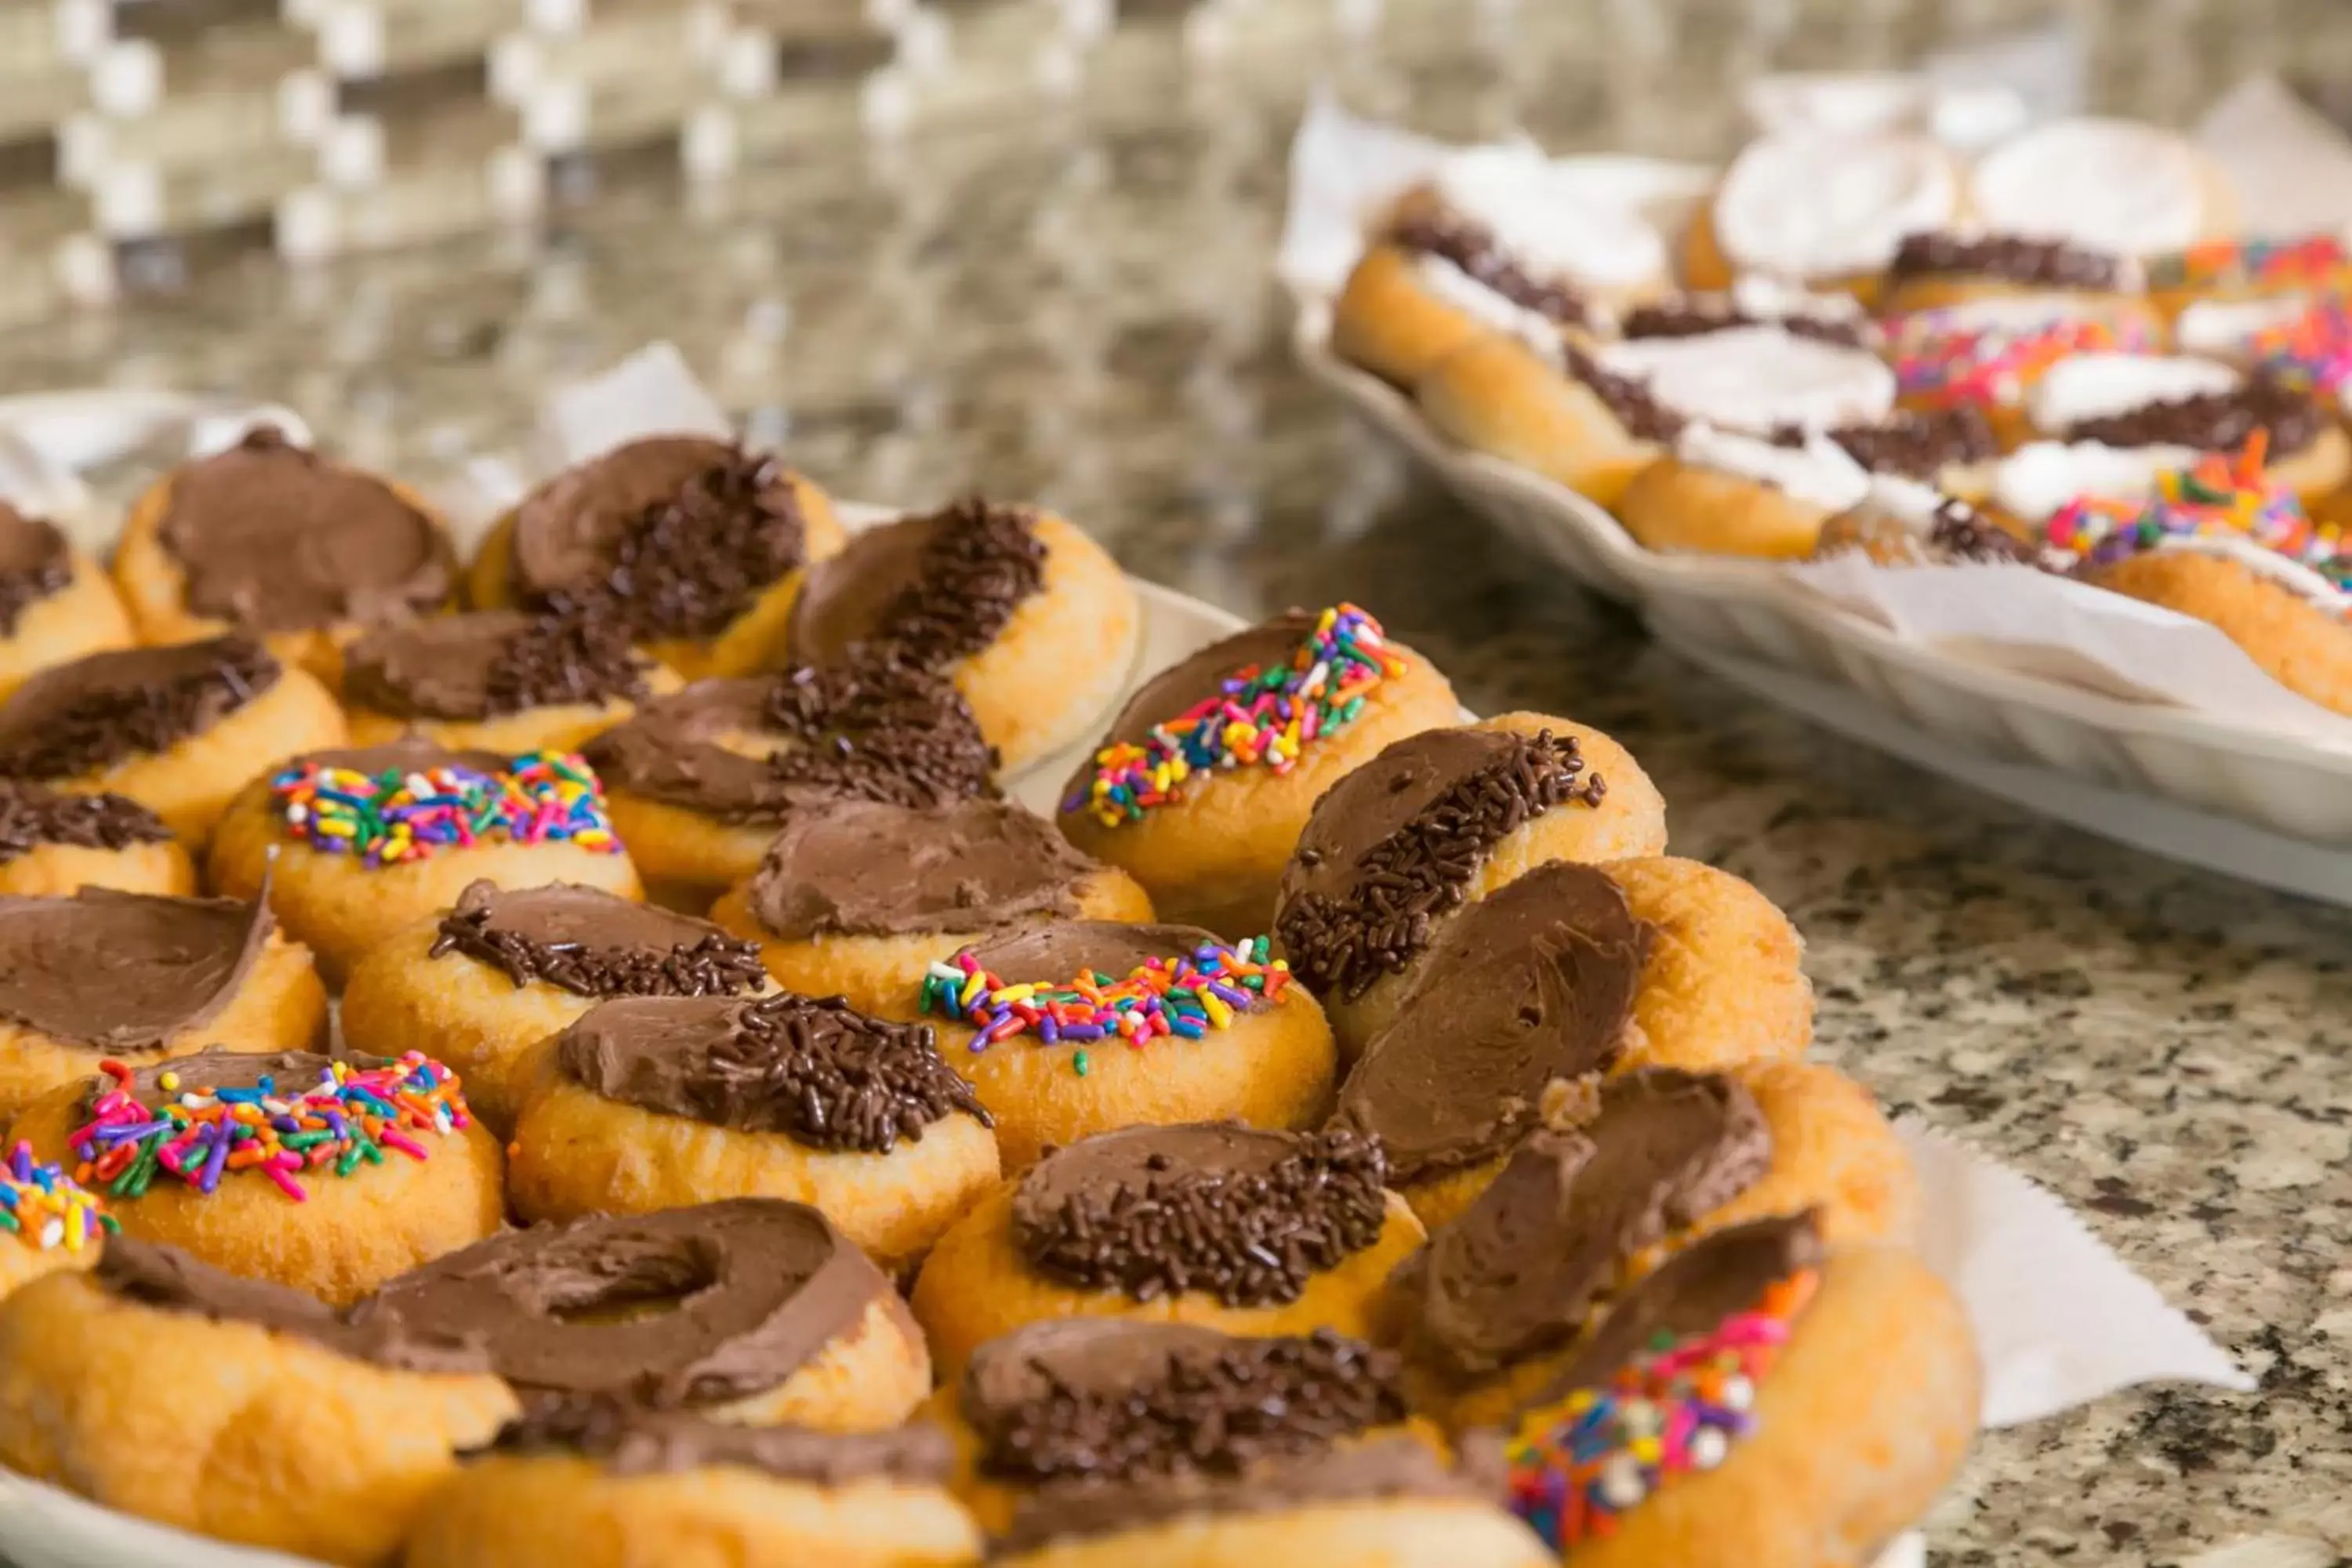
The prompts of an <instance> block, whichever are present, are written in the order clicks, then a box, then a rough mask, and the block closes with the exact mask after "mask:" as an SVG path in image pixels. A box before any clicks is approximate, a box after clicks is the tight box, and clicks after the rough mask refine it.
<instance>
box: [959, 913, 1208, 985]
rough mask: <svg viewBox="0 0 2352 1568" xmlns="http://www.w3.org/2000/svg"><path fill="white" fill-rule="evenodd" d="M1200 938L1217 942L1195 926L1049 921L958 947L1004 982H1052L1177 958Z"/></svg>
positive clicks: (1120, 974)
mask: <svg viewBox="0 0 2352 1568" xmlns="http://www.w3.org/2000/svg"><path fill="white" fill-rule="evenodd" d="M1204 942H1215V943H1217V945H1219V946H1221V947H1222V946H1223V943H1222V942H1218V939H1217V938H1216V937H1215V936H1214V935H1213V934H1211V933H1210V932H1208V931H1202V929H1201V928H1200V927H1198V926H1179V925H1128V924H1126V923H1124V922H1122V921H1053V922H1051V923H1050V924H1046V925H1040V926H1032V927H1030V928H1029V929H1027V930H1025V931H1006V932H1004V933H1003V935H1000V936H993V937H991V938H989V939H988V940H987V941H986V942H974V943H972V944H971V946H970V947H967V948H965V949H963V952H964V953H969V954H970V955H971V960H972V962H973V963H977V964H979V965H980V966H981V967H982V969H985V970H986V971H988V973H991V974H993V975H995V976H996V977H997V978H998V979H999V980H1002V981H1003V982H1004V983H1005V984H1008V985H1018V984H1021V983H1022V982H1024V981H1029V980H1034V981H1041V982H1044V983H1045V984H1058V983H1060V982H1062V981H1065V980H1069V979H1073V978H1075V977H1076V975H1077V973H1078V972H1079V971H1080V970H1091V971H1094V972H1096V973H1102V974H1108V975H1113V976H1117V977H1124V976H1125V975H1127V974H1128V973H1129V972H1130V971H1132V970H1135V969H1138V968H1140V967H1141V966H1142V965H1144V964H1146V963H1150V962H1151V961H1152V960H1153V959H1155V958H1180V957H1182V956H1184V955H1186V954H1188V953H1191V952H1194V951H1196V950H1197V949H1198V948H1200V947H1201V945H1202V943H1204ZM958 956H961V954H959V955H958Z"/></svg>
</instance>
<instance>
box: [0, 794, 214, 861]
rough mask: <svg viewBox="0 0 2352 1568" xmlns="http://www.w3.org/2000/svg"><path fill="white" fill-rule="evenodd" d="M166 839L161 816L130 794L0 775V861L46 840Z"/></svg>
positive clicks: (83, 843) (87, 845) (122, 845)
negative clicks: (73, 790) (76, 790)
mask: <svg viewBox="0 0 2352 1568" xmlns="http://www.w3.org/2000/svg"><path fill="white" fill-rule="evenodd" d="M171 841H172V830H171V829H170V828H168V827H166V826H163V818H162V817H160V816H156V815H155V814H154V813H153V812H152V811H150V810H148V809H147V808H146V807H145V806H143V805H140V804H139V803H138V802H137V801H135V800H127V799H125V798H124V797H123V796H121V795H78V794H69V793H68V792H66V791H64V790H54V789H47V788H45V787H43V786H42V785H40V784H25V783H20V782H17V781H15V780H0V865H5V864H7V863H8V862H10V861H13V860H16V859H20V858H23V857H25V856H26V855H29V854H31V853H32V852H33V851H34V850H36V849H38V848H40V847H42V846H43V845H48V844H63V845H70V846H72V847H75V848H79V849H128V848H130V847H131V846H132V845H134V844H168V843H170V842H171Z"/></svg>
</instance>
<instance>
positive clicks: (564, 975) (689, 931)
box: [341, 881, 770, 1138]
mask: <svg viewBox="0 0 2352 1568" xmlns="http://www.w3.org/2000/svg"><path fill="white" fill-rule="evenodd" d="M769 988H770V986H769V981H768V972H767V971H766V970H765V969H763V968H761V964H760V953H759V950H758V949H757V948H756V947H754V946H752V945H751V943H750V942H739V941H737V940H736V939H735V938H733V937H730V936H729V935H727V933H725V932H724V931H720V930H719V928H718V927H716V926H714V925H711V924H709V922H708V921H698V920H696V919H694V918H692V917H691V916H688V915H681V914H674V913H672V912H671V911H669V910H657V909H652V908H649V907H647V906H646V905H644V904H633V903H631V902H629V900H626V899H623V898H619V897H616V896H614V894H612V893H608V892H606V891H604V889H601V888H581V887H572V886H569V885H566V884H562V883H553V884H550V885H549V886H547V887H543V888H518V889H501V888H499V886H497V884H495V883H492V882H486V881H485V882H474V883H471V884H469V885H468V886H467V889H466V890H465V891H464V892H462V893H460V894H458V895H457V903H456V904H455V905H453V906H452V907H451V908H449V909H448V910H445V911H443V912H441V913H439V914H434V915H427V916H425V919H423V920H421V921H417V922H416V923H415V925H412V926H409V927H408V928H406V929H405V930H404V931H401V932H399V933H398V934H397V935H395V936H394V937H392V938H391V939H390V940H389V941H386V942H383V943H381V944H379V945H378V946H376V947H375V948H373V949H372V950H370V952H368V954H367V956H366V957H364V958H362V959H361V960H360V962H359V963H356V964H354V965H353V966H352V972H351V978H350V981H349V983H348V984H346V985H345V986H344V987H343V997H342V1012H341V1017H342V1027H343V1043H344V1044H345V1045H346V1046H348V1047H350V1048H351V1049H352V1050H354V1051H357V1052H361V1053H362V1054H366V1055H373V1056H380V1057H389V1056H397V1055H398V1054H400V1053H401V1052H402V1051H404V1050H407V1049H409V1048H411V1047H415V1048H417V1049H421V1050H423V1051H425V1054H426V1055H428V1056H431V1057H433V1058H436V1059H437V1060H440V1061H444V1062H446V1063H447V1064H448V1065H449V1066H450V1067H451V1068H454V1069H456V1071H457V1073H458V1075H459V1076H460V1077H461V1078H462V1079H464V1081H465V1085H466V1102H467V1105H468V1106H470V1107H471V1108H472V1110H473V1112H474V1114H475V1115H476V1116H478V1117H479V1118H481V1120H482V1122H483V1124H484V1125H485V1126H487V1127H488V1128H489V1129H490V1131H493V1132H496V1133H498V1134H499V1136H500V1137H501V1138H503V1137H506V1136H508V1135H509V1134H511V1133H512V1131H513V1130H514V1121H515V1117H516V1115H517V1114H518V1113H519V1112H520V1110H521V1109H522V1100H523V1091H524V1089H525V1088H526V1087H527V1086H528V1084H529V1082H530V1051H531V1047H534V1046H537V1045H538V1044H539V1043H540V1042H541V1041H542V1040H544V1039H546V1038H547V1037H550V1036H551V1035H555V1034H558V1033H561V1032H562V1030H563V1029H565V1028H567V1027H569V1026H571V1025H572V1023H574V1022H575V1021H577V1020H578V1018H579V1017H580V1016H581V1015H582V1014H583V1013H585V1012H587V1011H588V1009H589V1008H591V1007H593V1006H594V1005H596V1004H597V1003H598V1002H601V1001H604V1000H605V999H607V998H609V997H614V996H742V995H749V994H754V993H757V992H761V991H765V990H768V989H769Z"/></svg>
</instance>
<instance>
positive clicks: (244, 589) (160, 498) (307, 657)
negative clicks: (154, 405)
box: [114, 426, 457, 775]
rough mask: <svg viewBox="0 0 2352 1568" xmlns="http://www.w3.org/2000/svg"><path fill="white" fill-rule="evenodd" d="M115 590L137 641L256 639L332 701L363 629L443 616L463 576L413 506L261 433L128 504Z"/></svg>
mask: <svg viewBox="0 0 2352 1568" xmlns="http://www.w3.org/2000/svg"><path fill="white" fill-rule="evenodd" d="M114 581H115V585H116V586H117V587H118V588H120V589H121V594H122V602H123V603H124V604H125V605H128V606H129V607H130V611H131V621H132V623H133V624H134V625H135V626H137V627H138V629H139V635H140V637H141V638H142V640H143V641H146V642H151V643H173V642H186V641H189V640H191V639H193V638H198V637H214V636H217V635H218V634H220V633H222V632H225V631H228V630H232V629H236V630H242V631H247V632H250V633H252V634H253V635H254V636H256V637H262V638H264V639H266V640H267V641H268V645H269V649H270V651H271V652H272V653H273V654H275V655H276V656H277V657H278V660H279V661H280V662H281V663H284V664H288V665H291V666H296V667H299V668H301V669H303V670H305V671H307V672H308V673H309V674H310V675H311V676H312V677H313V678H315V679H318V680H320V681H321V682H323V683H324V684H325V685H326V687H327V689H329V690H330V691H333V690H338V689H340V688H341V679H342V647H343V645H344V644H346V643H348V642H350V641H351V639H352V637H356V636H358V635H359V633H360V631H361V629H362V627H364V626H368V625H372V624H373V623H376V622H380V621H384V620H392V619H399V618H403V617H405V616H420V615H430V614H432V613H433V612H435V611H436V610H440V609H444V608H446V607H447V605H448V603H449V599H450V595H451V591H452V589H453V588H454V587H455V585H456V582H457V566H456V558H455V556H454V554H453V553H452V552H451V550H450V545H449V540H448V537H447V534H446V531H444V530H443V528H442V525H441V521H440V519H439V518H437V517H436V516H435V515H434V513H433V511H432V510H431V509H430V508H428V507H426V506H425V503H424V502H423V501H422V500H419V499H418V498H417V497H416V496H415V495H413V494H412V493H410V492H409V491H408V490H406V489H403V488H402V487H401V486H399V485H395V484H392V483H390V482H388V481H386V480H383V479H377V478H375V477H374V476H373V475H371V474H365V473H362V472H361V471H360V470H358V469H356V468H344V467H342V466H341V465H340V464H335V463H331V462H328V461H327V460H326V459H325V458H321V457H320V456H319V455H318V454H317V453H316V452H312V451H308V450H306V449H304V448H303V447H298V446H295V445H294V444H293V443H292V442H290V441H289V440H288V439H287V438H286V437H285V435H284V434H283V433H282V432H280V431H278V430H277V429H276V428H274V427H270V426H261V427H258V428H256V429H254V430H253V431H251V432H249V433H248V434H247V436H246V437H245V438H244V439H243V440H241V441H239V442H238V443H237V444H236V446H234V447H229V448H228V449H227V450H226V451H224V452H219V453H216V454H215V455H214V456H212V457H209V458H203V459H201V460H199V461H196V462H192V463H184V464H183V465H181V466H180V467H179V468H173V470H172V471H171V472H169V473H167V474H165V475H164V476H163V478H162V479H158V480H156V481H155V483H154V484H153V485H152V486H150V487H149V488H148V489H147V491H146V493H145V494H143V495H142V496H141V497H140V498H139V499H138V500H136V501H134V502H132V503H131V511H130V514H129V515H128V516H127V517H126V518H125V519H124V520H123V524H122V538H121V542H120V543H119V544H117V545H116V546H115V551H114ZM313 743H315V742H313ZM282 754H283V753H282V752H278V753H273V755H282ZM268 760H269V759H268V758H258V759H248V761H262V762H267V761H268ZM245 771H246V773H247V774H248V775H249V774H250V773H252V772H253V769H252V768H251V767H250V766H248V767H247V769H246V770H245Z"/></svg>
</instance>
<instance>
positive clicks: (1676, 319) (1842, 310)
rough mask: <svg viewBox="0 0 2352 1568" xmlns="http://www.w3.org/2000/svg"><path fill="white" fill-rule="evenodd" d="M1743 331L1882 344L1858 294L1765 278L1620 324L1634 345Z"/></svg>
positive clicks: (1646, 309) (1671, 300) (1659, 306)
mask: <svg viewBox="0 0 2352 1568" xmlns="http://www.w3.org/2000/svg"><path fill="white" fill-rule="evenodd" d="M1741 327H1769V328H1774V329H1777V330H1779V331H1785V332H1788V333H1790V334H1792V335H1794V336H1797V337H1801V338H1812V339H1815V340H1817V341H1819V342H1825V343H1836V344H1840V345H1842V346H1843V347H1846V348H1853V349H1874V348H1876V347H1877V346H1878V345H1879V332H1878V327H1877V324H1876V323H1875V322H1874V321H1872V320H1871V319H1870V316H1869V313H1868V312H1867V311H1865V310H1863V308H1862V304H1861V301H1859V300H1856V299H1854V297H1853V295H1851V294H1817V293H1814V292H1813V291H1811V289H1806V288H1804V287H1802V286H1801V285H1798V284H1791V283H1788V282H1784V281H1782V280H1780V279H1773V278H1767V277H1764V276H1761V275H1750V276H1748V277H1746V278H1741V279H1738V280H1736V281H1735V282H1733V284H1732V285H1731V287H1730V288H1729V289H1727V290H1725V291H1724V292H1722V293H1701V294H1675V295H1669V296H1666V297H1665V298H1663V299H1659V300H1651V301H1649V302H1648V303H1645V304H1642V305H1637V306H1635V307H1634V308H1633V310H1628V311H1627V312H1625V317H1624V320H1623V321H1620V322H1619V323H1618V330H1619V332H1620V334H1621V335H1622V336H1623V337H1624V338H1625V339H1626V340H1627V341H1629V342H1638V341H1640V340H1642V339H1644V338H1693V337H1703V336H1705V335H1706V334H1708V333H1711V332H1726V331H1734V330H1736V329H1738V328H1741Z"/></svg>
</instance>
